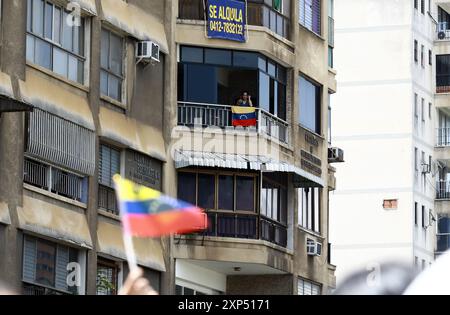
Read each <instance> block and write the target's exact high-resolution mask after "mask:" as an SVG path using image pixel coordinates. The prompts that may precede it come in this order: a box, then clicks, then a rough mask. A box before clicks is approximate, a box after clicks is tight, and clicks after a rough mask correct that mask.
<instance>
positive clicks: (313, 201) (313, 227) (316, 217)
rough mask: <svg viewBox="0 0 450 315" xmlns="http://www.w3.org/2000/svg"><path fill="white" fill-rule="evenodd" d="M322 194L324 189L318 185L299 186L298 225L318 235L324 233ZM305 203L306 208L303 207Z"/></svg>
mask: <svg viewBox="0 0 450 315" xmlns="http://www.w3.org/2000/svg"><path fill="white" fill-rule="evenodd" d="M305 190H308V192H306V191H305ZM322 194H323V190H322V189H321V188H318V187H304V188H297V216H298V220H297V225H298V226H299V227H301V228H302V229H305V230H307V231H311V232H313V233H315V234H318V235H321V234H322V229H321V223H322V222H321V221H322V213H321V212H322V208H323V204H322ZM311 197H312V198H311ZM305 199H306V200H305ZM305 203H306V209H303V206H304V204H305ZM312 206H314V209H313V208H312ZM316 206H317V207H318V209H316V208H315V207H316Z"/></svg>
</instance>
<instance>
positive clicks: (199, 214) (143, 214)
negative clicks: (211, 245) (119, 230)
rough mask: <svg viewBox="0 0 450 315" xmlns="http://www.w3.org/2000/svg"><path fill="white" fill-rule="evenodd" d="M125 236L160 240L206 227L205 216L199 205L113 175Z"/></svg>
mask: <svg viewBox="0 0 450 315" xmlns="http://www.w3.org/2000/svg"><path fill="white" fill-rule="evenodd" d="M114 183H115V187H116V192H117V196H118V200H119V204H120V212H121V217H122V223H123V227H124V232H125V234H128V235H131V236H137V237H160V236H165V235H169V234H173V233H176V234H184V233H190V232H195V231H200V230H204V229H206V228H207V225H208V224H207V217H206V214H205V213H204V212H203V211H202V210H201V209H200V208H197V207H196V206H193V205H191V204H188V203H186V202H183V201H180V200H177V199H174V198H171V197H168V196H165V195H163V194H161V193H160V192H159V191H156V190H154V189H151V188H148V187H144V186H140V185H138V184H136V183H133V182H132V181H129V180H126V179H123V178H122V177H120V176H119V175H116V176H114Z"/></svg>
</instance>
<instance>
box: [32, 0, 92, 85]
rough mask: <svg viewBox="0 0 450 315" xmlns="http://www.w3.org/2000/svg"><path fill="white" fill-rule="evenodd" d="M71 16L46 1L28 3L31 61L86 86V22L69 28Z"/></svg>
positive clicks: (61, 8) (35, 0) (82, 20)
mask: <svg viewBox="0 0 450 315" xmlns="http://www.w3.org/2000/svg"><path fill="white" fill-rule="evenodd" d="M69 14H70V12H69V11H67V10H65V9H64V8H63V7H62V6H58V5H55V4H53V3H52V2H50V1H44V0H28V7H27V49H26V56H27V60H28V61H30V62H32V63H34V64H37V65H39V66H41V67H44V68H47V69H49V70H51V71H53V72H55V73H57V74H59V75H61V76H63V77H65V78H67V79H69V80H71V81H75V82H78V83H80V84H83V82H84V64H85V61H86V58H85V48H84V46H85V45H84V40H85V19H84V18H83V17H82V18H81V19H80V25H79V26H77V25H76V24H75V23H74V25H69V23H67V22H66V21H67V20H68V17H69Z"/></svg>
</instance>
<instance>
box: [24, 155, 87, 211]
mask: <svg viewBox="0 0 450 315" xmlns="http://www.w3.org/2000/svg"><path fill="white" fill-rule="evenodd" d="M23 181H24V182H25V183H27V184H29V185H33V186H35V187H38V188H41V189H43V190H47V191H49V192H51V193H54V194H57V195H59V196H63V197H66V198H69V199H73V200H76V201H80V202H83V203H86V202H87V191H88V189H87V185H88V181H87V177H82V176H79V175H76V174H74V173H71V172H68V171H64V170H62V169H60V168H57V167H55V166H52V165H49V164H45V163H42V162H39V161H36V160H32V159H29V158H25V160H24V170H23Z"/></svg>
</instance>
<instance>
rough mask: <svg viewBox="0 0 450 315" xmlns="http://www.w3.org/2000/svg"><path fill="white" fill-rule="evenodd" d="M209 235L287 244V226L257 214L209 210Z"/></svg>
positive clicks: (207, 233) (206, 233)
mask: <svg viewBox="0 0 450 315" xmlns="http://www.w3.org/2000/svg"><path fill="white" fill-rule="evenodd" d="M207 215H208V230H207V231H206V232H205V235H207V236H216V237H232V238H243V239H261V240H265V241H268V242H271V243H274V244H277V245H279V246H282V247H286V246H287V227H286V226H284V225H282V224H281V223H279V222H276V221H272V220H270V219H267V218H262V217H260V216H258V215H256V214H240V213H239V214H237V213H225V212H219V211H208V212H207Z"/></svg>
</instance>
